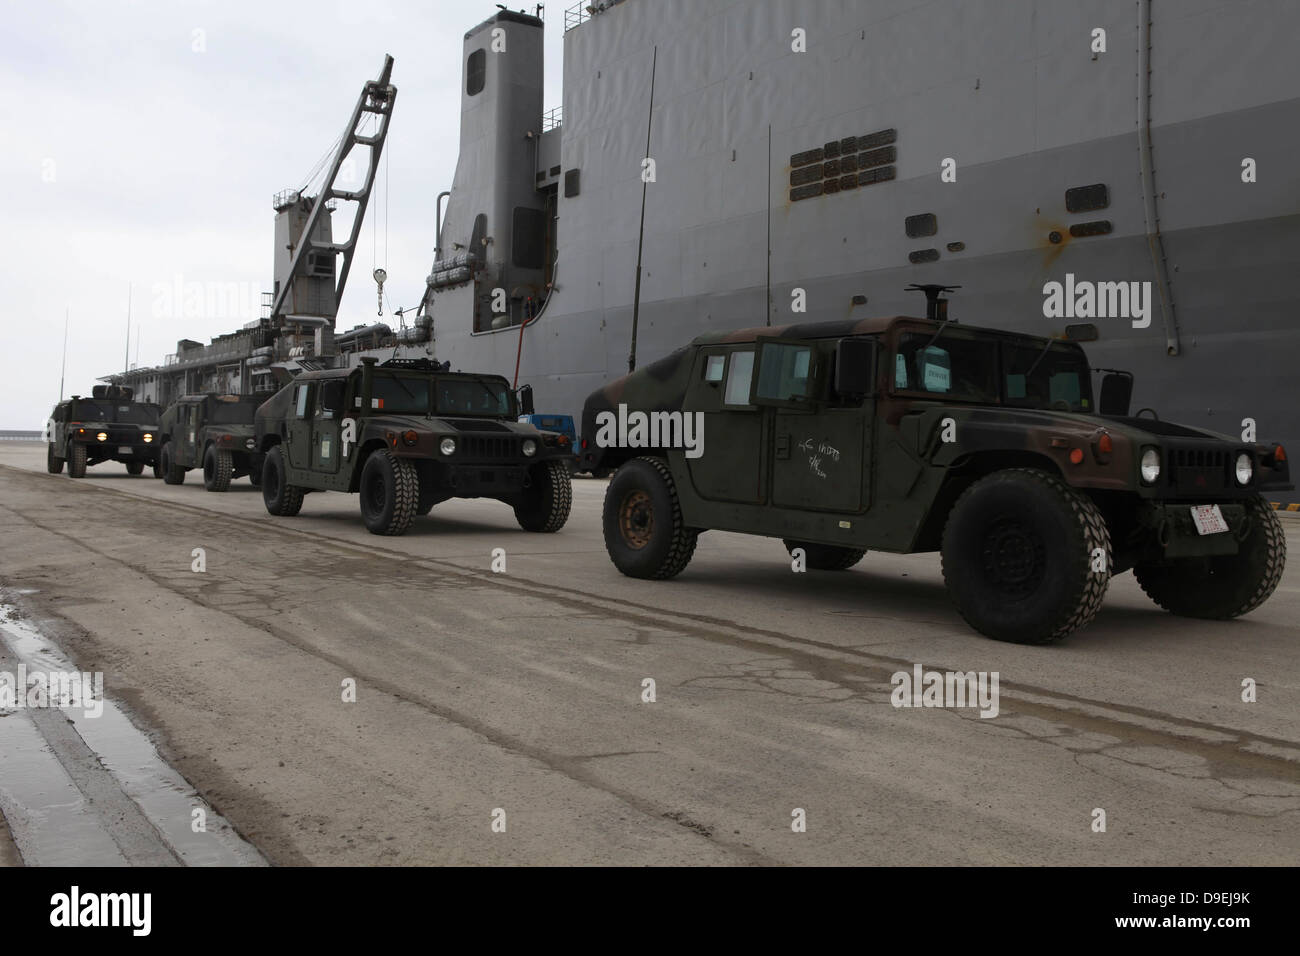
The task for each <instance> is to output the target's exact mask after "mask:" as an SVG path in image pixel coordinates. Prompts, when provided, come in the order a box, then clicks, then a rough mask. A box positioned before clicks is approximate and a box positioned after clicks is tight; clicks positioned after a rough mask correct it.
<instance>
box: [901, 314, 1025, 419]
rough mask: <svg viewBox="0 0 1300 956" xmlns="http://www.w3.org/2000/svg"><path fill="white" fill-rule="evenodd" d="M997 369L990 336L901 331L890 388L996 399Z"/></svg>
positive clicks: (995, 346)
mask: <svg viewBox="0 0 1300 956" xmlns="http://www.w3.org/2000/svg"><path fill="white" fill-rule="evenodd" d="M945 331H946V330H945ZM1030 361H1033V360H1032V359H1031V360H1030ZM997 369H998V344H997V342H996V341H994V340H993V339H972V338H966V337H965V336H963V335H961V334H960V333H953V332H948V333H947V334H945V335H941V336H939V337H938V338H936V337H935V335H934V333H928V334H927V333H924V332H904V333H903V334H902V335H901V336H899V339H898V351H897V352H895V353H894V388H895V389H900V390H904V389H905V390H907V391H913V392H929V393H930V394H932V395H936V396H940V397H943V398H952V399H957V400H960V401H970V402H996V401H997V400H998V379H997V374H998V372H997Z"/></svg>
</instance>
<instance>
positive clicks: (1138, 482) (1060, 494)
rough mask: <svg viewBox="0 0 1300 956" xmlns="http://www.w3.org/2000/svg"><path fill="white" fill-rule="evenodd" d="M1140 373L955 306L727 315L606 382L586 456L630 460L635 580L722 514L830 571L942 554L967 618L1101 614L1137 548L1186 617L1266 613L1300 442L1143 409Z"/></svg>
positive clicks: (587, 417)
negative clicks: (979, 320)
mask: <svg viewBox="0 0 1300 956" xmlns="http://www.w3.org/2000/svg"><path fill="white" fill-rule="evenodd" d="M1081 328H1084V329H1090V330H1091V337H1093V338H1095V333H1096V329H1095V328H1094V327H1089V326H1084V327H1081ZM1077 337H1078V338H1084V339H1085V340H1086V339H1087V338H1088V337H1089V336H1087V335H1080V336H1077ZM1093 371H1106V372H1108V374H1107V375H1106V376H1105V378H1104V379H1103V380H1102V383H1101V388H1100V396H1099V401H1098V400H1094V396H1093V387H1092V379H1091V374H1092V372H1093ZM1132 383H1133V380H1132V376H1131V375H1129V374H1128V373H1127V372H1119V371H1114V370H1091V369H1090V368H1089V365H1088V360H1087V358H1086V356H1085V354H1084V352H1083V350H1082V348H1080V346H1079V345H1078V344H1077V341H1067V340H1061V339H1044V338H1038V337H1034V336H1027V335H1018V334H1013V333H1009V332H1002V331H995V330H991V329H980V328H972V327H968V326H965V325H958V324H957V323H955V322H947V321H937V320H932V319H917V318H906V317H895V318H885V319H874V320H864V321H860V322H854V321H843V322H826V323H821V324H810V325H794V326H788V327H785V328H757V329H748V330H743V331H736V332H731V333H726V334H713V335H704V336H701V337H699V338H697V339H695V340H694V341H693V342H692V343H691V344H690V345H689V346H687V347H686V348H683V349H680V350H678V351H677V352H674V353H673V354H672V355H670V356H668V357H666V358H664V359H661V360H660V361H658V362H655V363H653V364H651V365H647V366H645V367H644V368H641V369H639V370H638V371H636V372H634V373H633V374H631V375H628V376H625V377H624V378H621V379H619V380H617V381H615V382H612V383H611V384H609V385H607V386H606V387H604V388H602V389H600V390H598V391H596V392H594V393H593V394H592V395H591V396H590V397H589V398H588V399H587V402H586V406H585V409H584V411H583V421H582V436H583V437H582V440H581V447H582V451H581V460H580V463H579V468H581V469H583V470H590V469H593V468H597V467H609V466H616V467H617V468H618V470H617V472H616V474H615V475H614V478H613V480H612V481H611V483H610V487H609V489H608V491H607V493H606V496H605V505H604V533H605V544H606V548H607V550H608V551H609V555H610V557H611V559H612V560H613V562H614V564H615V566H617V567H618V569H619V570H620V571H622V572H623V573H624V574H627V575H631V576H633V577H643V578H668V577H672V576H673V575H676V574H678V573H679V572H680V571H681V570H682V569H683V568H685V567H686V565H687V563H688V562H689V561H690V559H691V555H692V554H693V552H694V550H695V543H696V537H697V536H698V535H699V533H700V532H701V531H703V530H705V529H708V528H718V529H724V530H728V531H740V532H747V533H750V534H759V535H766V536H769V537H774V538H782V539H784V541H785V545H786V547H787V549H789V550H791V552H792V553H793V551H794V549H796V548H799V549H802V550H803V555H802V557H803V558H804V560H805V561H806V566H807V567H810V568H815V569H826V570H842V569H846V568H849V567H851V566H852V565H854V564H856V563H857V562H858V561H859V560H860V559H861V558H862V557H863V555H864V554H865V553H866V551H867V549H875V550H880V551H889V552H896V553H910V552H919V551H936V550H937V551H940V552H941V553H942V560H943V575H944V580H945V583H946V585H947V588H948V591H949V594H950V595H951V597H952V599H953V601H954V603H955V604H956V606H957V608H958V610H959V611H960V612H961V614H962V616H963V617H964V618H965V620H966V621H967V622H968V623H969V624H970V625H971V626H972V627H974V628H975V629H976V630H978V631H980V632H981V633H984V634H986V635H989V636H991V637H995V638H999V639H1002V640H1010V641H1019V642H1025V643H1047V642H1050V641H1053V640H1057V639H1060V638H1062V637H1064V636H1065V635H1067V634H1069V633H1071V632H1072V631H1074V630H1076V629H1077V628H1080V627H1083V626H1084V625H1086V624H1088V623H1089V622H1090V621H1091V620H1092V619H1093V617H1094V616H1095V615H1096V613H1097V610H1098V608H1099V607H1100V605H1101V602H1102V597H1103V596H1104V594H1105V592H1106V587H1107V584H1108V583H1109V580H1110V577H1111V576H1112V575H1114V574H1119V573H1121V572H1123V571H1125V570H1128V569H1130V568H1131V569H1133V571H1134V573H1135V574H1136V576H1137V579H1138V581H1139V583H1140V584H1141V586H1142V588H1143V589H1144V590H1145V591H1146V592H1147V594H1148V595H1149V596H1150V597H1151V598H1152V599H1153V600H1154V601H1155V602H1156V603H1157V604H1159V605H1160V606H1162V607H1164V608H1165V609H1167V610H1169V611H1172V612H1173V613H1175V614H1182V615H1189V616H1193V617H1205V618H1230V617H1235V616H1237V615H1240V614H1245V613H1246V612H1248V611H1250V610H1252V609H1254V608H1255V607H1258V606H1259V605H1260V604H1261V603H1262V602H1263V601H1264V600H1265V599H1266V598H1267V597H1268V596H1269V595H1270V594H1271V593H1272V592H1273V589H1274V588H1275V587H1276V586H1277V583H1278V580H1279V579H1280V578H1281V575H1282V569H1283V566H1284V563H1285V559H1286V544H1285V539H1284V536H1283V532H1282V529H1281V525H1280V522H1279V521H1278V519H1277V517H1276V515H1274V513H1273V512H1272V510H1271V508H1270V507H1269V505H1268V503H1267V502H1265V501H1264V499H1263V498H1262V497H1261V493H1262V492H1266V491H1268V492H1272V491H1282V490H1285V489H1289V488H1290V487H1291V485H1290V483H1289V481H1290V479H1289V470H1288V465H1287V461H1286V453H1285V451H1284V450H1283V449H1282V447H1281V446H1280V445H1267V444H1258V443H1255V442H1245V441H1238V440H1237V439H1235V438H1232V437H1230V436H1226V435H1219V434H1215V433H1212V432H1208V431H1203V430H1200V429H1195V428H1188V427H1185V426H1182V425H1177V424H1174V423H1172V422H1166V421H1161V420H1159V419H1158V418H1157V417H1156V416H1155V413H1154V412H1151V414H1150V417H1142V416H1143V413H1146V412H1149V411H1150V410H1149V409H1143V410H1142V412H1140V413H1139V416H1137V417H1135V416H1131V415H1130V414H1129V409H1128V405H1129V399H1130V396H1131V393H1132ZM638 412H641V413H653V414H649V415H645V416H643V417H640V418H638V417H637V414H636V413H638ZM674 416H676V417H674ZM634 419H635V420H634ZM692 431H694V432H697V434H695V435H692V434H691V432H692ZM1252 437H1253V436H1252ZM680 445H687V446H690V447H685V448H682V447H672V446H680Z"/></svg>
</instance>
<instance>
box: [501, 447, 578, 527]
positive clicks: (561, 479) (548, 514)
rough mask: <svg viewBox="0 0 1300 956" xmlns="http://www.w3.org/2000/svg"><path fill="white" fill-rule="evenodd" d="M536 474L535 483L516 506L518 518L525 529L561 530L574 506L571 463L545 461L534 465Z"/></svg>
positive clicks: (516, 518) (526, 490) (534, 474)
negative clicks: (570, 472)
mask: <svg viewBox="0 0 1300 956" xmlns="http://www.w3.org/2000/svg"><path fill="white" fill-rule="evenodd" d="M532 477H533V483H532V484H531V485H529V486H528V487H527V488H525V489H524V493H523V495H521V496H520V499H519V502H518V503H517V504H516V505H515V520H516V521H518V522H519V527H521V528H523V529H524V530H525V531H538V532H543V533H546V534H550V533H552V532H555V531H559V530H560V529H561V528H563V527H564V523H565V522H566V521H568V520H569V510H570V509H571V508H572V507H573V484H572V482H571V481H570V480H569V466H568V464H567V463H566V462H562V461H545V462H542V463H540V464H539V465H535V466H534V467H533V476H532Z"/></svg>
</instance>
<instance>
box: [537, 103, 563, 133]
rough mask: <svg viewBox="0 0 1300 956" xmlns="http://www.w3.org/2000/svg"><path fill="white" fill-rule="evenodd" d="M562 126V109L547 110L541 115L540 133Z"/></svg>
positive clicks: (561, 107) (560, 107)
mask: <svg viewBox="0 0 1300 956" xmlns="http://www.w3.org/2000/svg"><path fill="white" fill-rule="evenodd" d="M563 124H564V107H563V106H557V107H555V108H554V109H550V110H547V111H546V112H545V113H543V114H542V132H543V133H548V132H550V131H551V130H553V129H559V128H560V127H561V126H562V125H563Z"/></svg>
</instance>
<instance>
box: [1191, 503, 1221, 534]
mask: <svg viewBox="0 0 1300 956" xmlns="http://www.w3.org/2000/svg"><path fill="white" fill-rule="evenodd" d="M1192 523H1193V524H1195V525H1196V533H1197V534H1219V533H1220V532H1223V531H1227V530H1228V522H1226V521H1224V520H1223V512H1222V511H1220V510H1219V506H1218V505H1193V506H1192Z"/></svg>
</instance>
